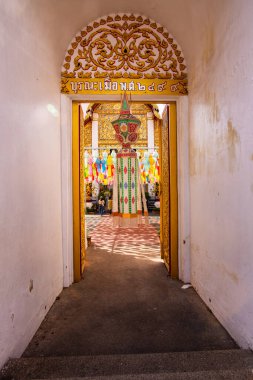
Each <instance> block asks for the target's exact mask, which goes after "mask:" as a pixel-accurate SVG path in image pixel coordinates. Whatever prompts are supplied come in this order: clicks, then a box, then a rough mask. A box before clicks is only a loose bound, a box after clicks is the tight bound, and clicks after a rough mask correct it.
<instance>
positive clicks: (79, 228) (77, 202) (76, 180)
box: [72, 102, 85, 282]
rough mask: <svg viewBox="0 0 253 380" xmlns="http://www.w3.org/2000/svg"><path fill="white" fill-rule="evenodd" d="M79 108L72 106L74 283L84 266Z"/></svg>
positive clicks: (81, 136)
mask: <svg viewBox="0 0 253 380" xmlns="http://www.w3.org/2000/svg"><path fill="white" fill-rule="evenodd" d="M81 112H82V111H81V107H80V105H79V104H78V103H75V102H73V104H72V194H73V264H74V281H75V282H78V281H80V280H81V278H82V274H83V271H84V264H85V200H84V195H85V194H84V173H83V170H84V162H83V157H84V143H83V136H84V125H83V123H82V113H81Z"/></svg>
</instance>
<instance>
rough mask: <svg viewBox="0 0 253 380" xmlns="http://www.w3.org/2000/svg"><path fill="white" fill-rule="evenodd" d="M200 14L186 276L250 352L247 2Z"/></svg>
mask: <svg viewBox="0 0 253 380" xmlns="http://www.w3.org/2000/svg"><path fill="white" fill-rule="evenodd" d="M207 11H208V15H207V17H206V19H205V22H201V21H200V31H201V33H200V35H199V43H198V44H197V45H195V46H194V47H193V51H192V54H193V57H192V60H191V65H190V175H191V255H192V256H191V261H192V273H191V276H192V283H193V285H194V287H195V288H196V289H197V291H198V292H199V294H200V295H201V297H202V298H203V299H204V301H205V302H206V303H207V304H208V306H209V307H210V309H211V310H212V311H213V312H214V314H215V315H216V316H217V317H218V319H219V320H220V321H221V322H222V324H223V325H224V326H225V328H226V329H227V330H228V331H229V332H230V333H231V334H232V336H233V337H234V338H235V339H236V341H237V342H238V343H239V344H240V345H241V346H243V347H248V346H250V347H251V348H253V280H252V279H253V277H252V273H253V239H252V226H253V127H252V126H253V107H252V101H253V47H252V46H253V45H252V41H253V24H252V15H253V2H252V1H251V0H244V1H238V0H237V1H236V0H230V1H220V0H219V1H212V2H210V4H209V5H208V4H207Z"/></svg>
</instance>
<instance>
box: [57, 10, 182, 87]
mask: <svg viewBox="0 0 253 380" xmlns="http://www.w3.org/2000/svg"><path fill="white" fill-rule="evenodd" d="M61 76H62V92H65V93H68V92H74V93H84V92H88V91H93V93H94V91H99V92H101V91H103V90H105V91H106V89H107V91H112V92H113V91H114V92H115V91H116V92H117V90H119V91H118V92H120V91H121V92H122V90H124V89H125V88H124V86H125V85H123V83H126V84H127V88H126V89H127V90H128V91H131V92H133V93H134V92H135V91H144V90H143V89H144V87H145V90H147V91H151V93H152V91H156V92H160V93H163V94H164V90H165V88H167V92H168V93H176V94H186V93H187V68H186V63H185V59H184V56H183V53H182V50H181V48H180V46H179V45H178V43H177V42H176V41H175V39H174V38H173V36H172V35H171V34H170V33H169V32H168V31H167V30H166V29H165V28H164V27H162V26H161V25H159V24H158V23H156V22H155V21H153V20H151V19H149V18H147V17H144V16H140V15H135V14H117V15H109V16H107V17H102V18H100V19H98V20H96V21H94V22H92V23H91V24H89V25H88V26H87V27H85V28H84V29H83V30H81V31H80V32H79V33H78V34H77V35H76V36H75V37H74V39H73V40H72V41H71V43H70V45H69V47H68V49H67V52H66V55H65V59H64V63H63V66H62V73H61ZM110 83H111V84H110ZM112 83H118V84H119V83H122V84H121V85H119V86H118V85H116V84H115V85H114V87H113V85H112ZM130 83H132V85H130ZM138 83H139V84H138ZM103 84H105V85H103ZM134 84H135V85H136V86H134ZM152 85H153V87H152ZM158 86H160V87H158ZM148 88H149V90H148ZM147 91H145V92H147Z"/></svg>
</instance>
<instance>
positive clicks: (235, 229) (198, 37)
mask: <svg viewBox="0 0 253 380" xmlns="http://www.w3.org/2000/svg"><path fill="white" fill-rule="evenodd" d="M0 10H1V12H0V46H1V52H2V55H1V60H0V69H1V71H0V72H1V92H0V100H1V103H0V107H1V112H0V127H1V139H0V144H1V148H0V149H1V150H0V152H1V161H0V173H1V187H0V203H1V226H0V227H1V230H0V233H1V236H0V239H1V256H0V303H1V311H0V366H1V365H2V364H3V363H4V361H5V360H6V359H7V358H8V357H9V356H17V355H19V354H21V352H22V350H23V349H24V348H25V346H26V344H27V343H28V341H29V339H30V338H31V337H32V335H33V333H34V331H35V330H36V328H37V327H38V326H39V323H40V321H41V320H42V319H43V317H44V315H45V313H46V311H47V310H48V308H49V307H50V305H51V304H52V302H53V300H54V298H55V296H56V295H57V294H58V292H59V291H60V290H61V288H62V281H63V279H62V276H63V271H62V254H61V209H60V196H59V194H60V193H61V189H60V174H61V168H60V130H59V118H58V117H54V116H53V115H52V114H51V113H49V112H48V110H47V104H52V105H54V107H55V108H56V110H58V111H59V105H60V96H59V89H58V82H59V71H60V67H61V64H62V61H63V58H64V54H65V50H66V48H67V46H68V44H69V41H70V40H71V38H72V37H73V36H74V35H75V34H76V33H77V32H78V31H79V30H80V29H81V28H82V27H83V26H84V25H86V24H88V23H89V22H91V21H92V20H95V19H96V18H98V17H101V16H103V15H106V14H109V13H113V12H129V11H130V12H135V13H142V14H144V15H146V16H149V17H151V18H153V19H155V20H157V22H159V23H160V24H162V25H164V26H165V27H166V28H167V29H168V30H169V31H170V32H171V33H172V34H173V36H174V37H175V38H176V40H177V41H178V43H179V44H180V45H181V47H182V49H183V52H184V56H185V58H186V62H187V64H188V69H189V75H190V91H191V94H190V107H189V115H190V123H191V127H190V140H191V142H190V155H191V199H190V207H191V225H192V226H191V228H192V231H191V235H192V236H191V243H192V244H191V246H192V258H191V260H192V274H191V277H192V282H193V284H194V286H195V287H196V289H197V290H198V292H199V293H200V295H201V296H202V297H203V299H204V300H205V301H206V302H207V303H208V305H209V306H210V307H211V309H212V310H213V311H214V313H215V314H216V315H217V316H218V318H219V319H220V320H221V321H222V322H223V324H224V326H225V327H226V328H227V329H228V330H229V331H230V332H231V333H232V335H233V336H234V337H235V338H236V339H237V340H238V341H240V342H241V343H242V344H249V345H250V346H251V347H252V345H253V332H252V323H251V321H252V314H253V310H252V305H253V299H252V280H251V277H252V276H251V272H252V269H253V268H252V252H253V247H252V240H251V238H250V230H251V225H252V215H253V212H252V211H253V210H252V187H253V184H252V164H253V161H252V153H253V152H252V128H251V125H252V117H253V114H252V112H253V111H252V101H251V99H252V95H253V94H252V67H253V65H252V63H253V62H252V60H253V52H252V37H253V36H252V26H251V25H252V21H251V15H252V14H253V12H252V11H253V9H252V1H251V0H243V1H239V0H237V1H236V0H212V1H210V0H201V1H199V0H190V1H189V0H177V1H176V2H175V1H174V0H154V1H152V2H149V3H147V2H146V0H139V1H138V2H137V1H135V0H108V1H104V0H93V1H90V0H36V1H34V0H22V1H20V0H11V1H6V0H0ZM56 116H57V115H56ZM182 118H183V123H187V117H182ZM67 119H68V116H67V115H66V120H65V121H66V124H67V123H69V120H67ZM181 132H182V131H181ZM181 132H180V133H181ZM182 136H183V138H182V144H181V145H180V147H179V160H181V162H183V163H186V162H187V160H186V159H185V158H183V159H182V157H181V154H182V152H183V151H184V146H185V143H186V141H187V133H185V131H184V132H182ZM66 139H68V131H66V135H64V133H63V134H62V142H63V143H64V141H65V142H66ZM180 149H182V150H180ZM63 150H64V149H63ZM184 157H185V156H184ZM62 162H63V163H64V157H63V161H62ZM65 164H66V165H65V168H66V170H69V172H68V173H67V172H65V176H66V177H68V176H69V175H70V174H71V167H70V166H69V163H65ZM62 169H63V172H64V167H63V168H62ZM187 170H188V169H187V168H186V167H185V168H184V169H182V172H180V173H179V174H180V175H183V173H185V175H186V177H187ZM63 177H64V176H63ZM186 177H185V178H186ZM180 181H181V180H180ZM183 182H184V181H183ZM184 186H185V188H187V184H184ZM64 191H65V190H64V189H62V192H63V193H64ZM66 193H67V195H66V197H67V198H69V197H71V188H69V189H66ZM182 199H183V201H182V204H181V205H180V217H181V216H182V215H184V213H185V212H186V211H187V207H189V203H188V201H187V194H186V195H185V196H183V197H182ZM63 206H64V203H63ZM184 206H185V207H184ZM62 215H63V218H64V217H65V218H66V219H68V221H70V220H71V213H70V212H68V210H66V209H65V210H63V213H62ZM189 231H190V230H189V225H188V223H187V222H186V224H185V228H184V231H183V232H182V234H181V235H180V236H181V240H182V241H183V240H184V238H186V244H184V243H182V241H181V240H180V250H181V251H182V252H183V251H184V250H185V251H187V250H188V244H189ZM65 239H67V241H68V243H67V245H68V246H69V250H71V236H65ZM64 243H66V242H64ZM182 244H184V245H183V246H182ZM189 262H190V261H189V257H188V256H187V263H189ZM69 265H72V264H71V262H69ZM180 265H181V267H180V268H181V275H182V277H184V278H185V279H186V278H187V279H188V277H189V273H188V269H186V270H184V269H183V265H185V264H184V262H182V263H180ZM186 268H188V264H186ZM64 276H65V277H64V278H65V281H66V282H67V283H69V282H71V278H68V276H69V274H68V273H65V275H64ZM30 280H33V283H34V288H33V290H32V291H31V292H30V291H29V284H30ZM209 298H210V299H211V302H209ZM45 306H46V309H45Z"/></svg>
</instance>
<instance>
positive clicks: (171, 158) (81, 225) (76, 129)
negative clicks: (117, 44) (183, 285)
mask: <svg viewBox="0 0 253 380" xmlns="http://www.w3.org/2000/svg"><path fill="white" fill-rule="evenodd" d="M80 103H81V102H80V101H79V102H78V101H76V102H75V101H73V102H72V176H73V256H74V257H73V264H74V281H75V282H78V281H80V280H81V278H82V273H83V270H84V264H85V257H86V251H85V200H84V182H83V181H80V178H83V165H81V162H82V160H83V154H84V143H83V137H84V128H83V126H82V123H80ZM164 112H166V113H167V123H166V127H165V128H164V125H163V123H161V124H160V157H161V159H160V169H161V179H160V197H161V211H160V223H161V226H160V245H161V258H162V259H163V260H164V263H165V265H166V267H167V269H168V271H169V273H170V275H171V277H172V278H178V277H179V268H178V189H177V111H176V102H175V101H171V102H166V106H165V110H164Z"/></svg>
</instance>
